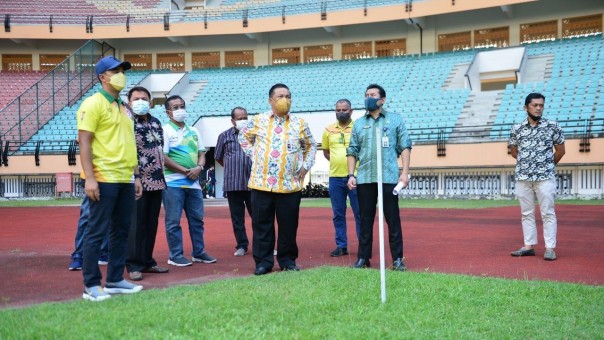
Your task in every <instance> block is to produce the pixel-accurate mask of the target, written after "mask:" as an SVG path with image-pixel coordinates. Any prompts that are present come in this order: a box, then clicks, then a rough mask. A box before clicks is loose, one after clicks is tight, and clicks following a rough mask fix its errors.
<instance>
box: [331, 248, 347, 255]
mask: <svg viewBox="0 0 604 340" xmlns="http://www.w3.org/2000/svg"><path fill="white" fill-rule="evenodd" d="M329 255H331V257H338V256H344V255H348V248H340V247H337V248H336V249H335V250H334V251H332V252H331V254H329Z"/></svg>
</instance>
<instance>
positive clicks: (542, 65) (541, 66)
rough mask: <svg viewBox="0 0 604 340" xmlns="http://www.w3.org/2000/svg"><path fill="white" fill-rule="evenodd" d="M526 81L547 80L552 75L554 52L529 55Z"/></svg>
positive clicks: (525, 75)
mask: <svg viewBox="0 0 604 340" xmlns="http://www.w3.org/2000/svg"><path fill="white" fill-rule="evenodd" d="M526 62H527V64H526V73H525V74H524V80H523V82H524V83H537V82H545V81H547V80H548V79H550V78H551V76H552V66H553V65H554V56H553V55H552V54H547V55H538V56H532V57H529V58H528V59H527V60H526Z"/></svg>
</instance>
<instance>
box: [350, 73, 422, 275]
mask: <svg viewBox="0 0 604 340" xmlns="http://www.w3.org/2000/svg"><path fill="white" fill-rule="evenodd" d="M385 102H386V91H385V90H384V88H383V87H381V86H380V85H377V84H371V85H369V86H368V87H367V90H366V91H365V108H366V109H367V113H366V114H365V116H364V117H361V118H359V119H358V120H356V121H355V124H354V127H353V129H352V136H351V138H350V146H349V147H348V149H347V150H346V155H347V157H348V187H349V188H350V189H354V188H357V195H358V198H359V208H360V211H361V233H360V235H359V251H358V259H357V261H356V262H355V264H354V265H353V267H354V268H367V267H370V266H371V264H370V263H369V259H371V254H372V246H373V221H374V219H375V212H376V204H377V201H378V183H377V182H378V173H377V172H378V168H377V149H376V138H377V137H376V128H379V131H381V138H380V141H379V142H380V146H381V148H382V188H383V203H384V215H385V218H386V223H387V224H388V237H389V241H390V242H389V243H390V253H391V254H392V259H393V263H392V269H393V270H397V271H405V270H406V267H405V263H404V262H403V233H402V229H401V218H400V216H399V206H398V195H393V194H392V191H393V189H394V187H395V186H396V185H397V183H399V182H400V183H402V185H403V187H406V186H407V185H408V184H409V163H410V160H411V139H410V138H409V134H408V133H407V128H405V123H404V122H403V118H402V117H401V115H399V114H396V113H391V112H386V110H384V109H383V105H384V103H385ZM399 155H400V156H401V160H402V163H403V171H402V172H401V173H400V174H399V168H398V157H399ZM357 161H358V162H359V168H358V171H357V176H356V177H355V175H354V169H355V166H356V163H357Z"/></svg>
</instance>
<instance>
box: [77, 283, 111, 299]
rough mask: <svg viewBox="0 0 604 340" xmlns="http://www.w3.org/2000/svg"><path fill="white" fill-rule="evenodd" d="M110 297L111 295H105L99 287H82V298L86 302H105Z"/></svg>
mask: <svg viewBox="0 0 604 340" xmlns="http://www.w3.org/2000/svg"><path fill="white" fill-rule="evenodd" d="M110 297H111V295H109V294H107V293H106V292H105V291H104V290H103V287H101V286H93V287H90V288H88V287H84V294H82V298H84V300H88V301H95V302H96V301H103V300H107V299H109V298H110Z"/></svg>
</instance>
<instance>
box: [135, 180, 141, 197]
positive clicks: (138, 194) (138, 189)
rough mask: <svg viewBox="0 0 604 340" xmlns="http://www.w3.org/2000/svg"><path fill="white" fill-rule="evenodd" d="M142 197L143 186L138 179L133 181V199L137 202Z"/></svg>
mask: <svg viewBox="0 0 604 340" xmlns="http://www.w3.org/2000/svg"><path fill="white" fill-rule="evenodd" d="M142 196H143V184H142V183H141V179H140V178H136V179H135V180H134V198H136V199H137V200H138V199H139V198H141V197H142Z"/></svg>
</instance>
